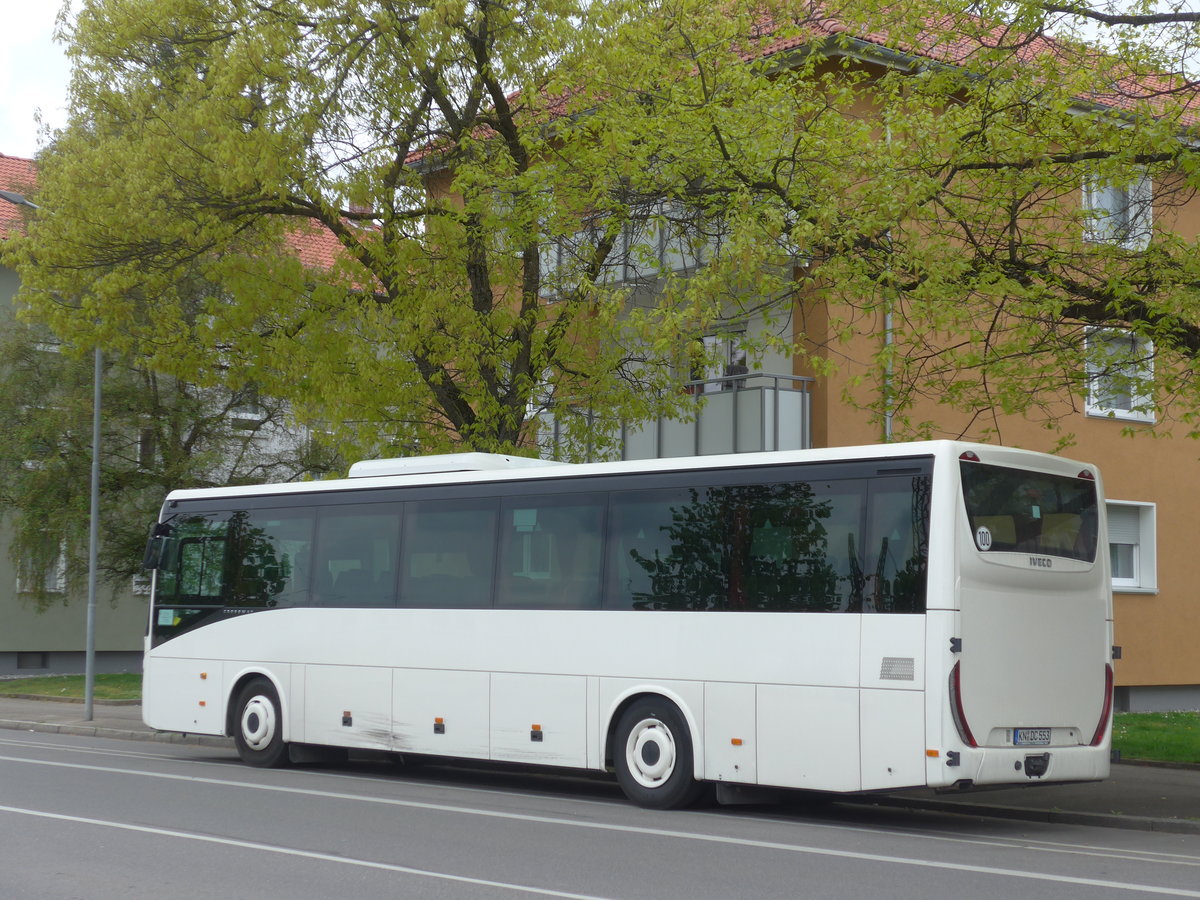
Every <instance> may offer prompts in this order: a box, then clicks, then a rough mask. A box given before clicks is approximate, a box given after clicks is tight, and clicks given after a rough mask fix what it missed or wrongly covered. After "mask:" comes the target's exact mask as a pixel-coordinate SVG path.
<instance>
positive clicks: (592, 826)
mask: <svg viewBox="0 0 1200 900" xmlns="http://www.w3.org/2000/svg"><path fill="white" fill-rule="evenodd" d="M0 761H5V762H17V763H26V764H28V765H40V766H50V767H54V768H66V769H82V770H85V771H96V772H107V773H110V774H117V775H130V776H134V777H140V778H158V779H163V780H167V781H185V782H189V783H192V784H208V785H216V786H221V787H233V788H237V789H238V790H243V791H244V790H261V791H270V792H275V793H283V794H294V795H299V796H309V797H321V798H324V799H331V800H350V801H353V802H358V803H376V804H382V805H386V806H398V807H404V808H407V809H423V810H429V811H433V812H445V813H457V814H459V815H468V816H476V817H480V818H492V819H507V820H510V821H520V822H532V823H535V824H539V825H552V826H562V827H571V828H582V829H589V830H594V831H609V832H618V833H623V834H637V835H644V836H648V837H659V838H671V839H675V840H684V841H698V842H701V843H710V844H724V845H728V846H738V847H751V848H755V849H759V850H779V851H783V852H787V853H800V854H808V855H814V856H827V857H835V858H839V859H852V860H859V861H863V862H880V863H887V864H891V865H903V866H915V867H918V868H926V869H945V870H950V871H955V872H970V873H972V874H979V875H998V876H1001V877H1007V878H1021V879H1026V880H1032V881H1047V882H1054V883H1058V884H1074V885H1080V886H1084V887H1098V888H1107V889H1110V890H1121V891H1142V892H1145V893H1151V894H1164V895H1167V896H1171V897H1194V898H1200V891H1192V890H1186V889H1184V888H1172V887H1161V886H1158V885H1150V884H1136V883H1132V882H1123V881H1111V880H1108V879H1099V878H1081V877H1077V876H1074V875H1058V874H1054V873H1046V872H1027V871H1023V870H1021V869H1004V868H999V867H996V866H977V865H971V864H969V863H956V862H943V861H939V860H930V859H919V858H916V857H910V856H890V855H885V854H879V853H863V852H860V851H853V850H836V849H832V848H827V847H815V846H809V845H804V844H787V843H782V842H779V841H761V840H754V839H750V838H738V837H732V836H727V835H712V834H701V833H697V832H689V831H679V830H675V829H668V828H650V827H644V826H637V825H620V824H615V823H604V822H584V821H579V820H577V819H567V818H560V817H557V816H540V815H532V814H529V813H514V812H505V811H502V810H486V809H473V808H469V807H462V806H454V805H451V804H446V803H430V802H425V801H418V800H399V799H395V798H390V797H371V796H362V795H360V794H348V793H342V792H335V791H318V790H313V789H311V788H297V787H287V786H283V785H266V784H254V783H251V782H244V781H230V780H226V779H220V778H204V777H199V776H193V775H172V774H168V773H164V772H144V771H137V770H133V769H118V768H111V767H105V766H90V765H83V764H81V763H64V762H53V761H50V760H35V759H23V758H21V757H9V756H0ZM0 810H2V811H8V812H14V813H26V814H29V815H44V816H47V817H51V818H65V819H70V818H72V817H70V816H61V815H59V814H55V813H41V812H38V811H34V810H22V809H18V808H15V807H7V806H0ZM79 821H84V820H79ZM87 821H93V822H95V824H102V825H103V824H108V825H111V826H112V827H125V828H129V829H133V830H155V829H145V828H143V827H142V826H132V825H129V826H126V825H122V824H121V823H106V822H103V821H101V820H87ZM160 833H164V834H165V833H168V832H166V831H162V832H160ZM171 833H173V834H176V835H178V836H180V837H193V836H192V835H189V834H188V833H187V832H171ZM194 837H196V838H197V839H200V838H201V837H203V836H200V835H196V836H194ZM206 839H207V838H206ZM212 840H216V841H220V842H227V843H241V842H238V841H235V840H233V839H223V838H219V839H218V838H213V839H212ZM247 846H249V844H247ZM262 849H274V848H272V847H270V846H269V845H262ZM278 852H291V851H288V850H287V849H286V848H283V849H279V850H278ZM295 852H296V853H303V852H304V851H295ZM328 858H329V859H330V860H333V861H341V860H342V859H343V858H342V857H337V856H330V857H328ZM363 864H364V865H365V864H367V863H366V862H365V861H364V863H363ZM379 865H381V866H382V865H385V864H379ZM564 896H566V895H564Z"/></svg>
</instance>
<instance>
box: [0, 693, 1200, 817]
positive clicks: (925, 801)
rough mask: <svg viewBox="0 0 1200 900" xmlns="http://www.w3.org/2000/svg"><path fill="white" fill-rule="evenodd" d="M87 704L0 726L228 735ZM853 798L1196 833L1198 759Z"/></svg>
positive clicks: (2, 708)
mask: <svg viewBox="0 0 1200 900" xmlns="http://www.w3.org/2000/svg"><path fill="white" fill-rule="evenodd" d="M92 711H93V713H94V717H93V720H92V721H91V722H85V721H84V720H83V704H82V703H59V702H54V701H49V700H37V699H20V698H12V697H0V728H12V729H19V730H22V731H39V732H52V733H56V734H78V735H89V736H91V735H94V736H96V737H109V738H121V739H124V740H148V741H163V742H166V743H174V744H181V743H186V744H200V745H205V746H213V747H232V746H233V742H232V741H231V740H229V739H228V738H221V737H213V736H211V735H182V734H176V733H174V732H162V731H155V730H154V729H152V728H149V727H147V726H146V725H145V724H144V723H143V722H142V708H141V706H140V705H137V704H134V703H119V704H117V703H103V702H100V701H97V702H96V703H95V705H94V706H93V710H92ZM855 802H859V803H866V804H876V805H879V806H892V807H903V808H908V809H927V810H936V811H940V812H955V813H961V814H967V815H977V816H991V817H998V818H1010V819H1021V820H1025V821H1034V822H1057V823H1063V824H1073V825H1096V826H1100V827H1105V828H1128V829H1136V830H1141V831H1168V832H1175V833H1179V834H1200V767H1197V768H1174V767H1168V766H1150V765H1135V764H1131V763H1121V764H1117V765H1114V766H1113V768H1112V775H1111V777H1110V778H1109V779H1108V780H1106V781H1102V782H1097V783H1092V784H1051V785H1045V786H1040V785H1039V786H1034V787H1028V788H1024V787H1022V788H1011V789H1004V790H979V791H972V792H969V793H965V794H935V793H933V792H932V791H928V790H916V791H900V792H897V793H894V794H886V795H864V796H860V797H856V798H855Z"/></svg>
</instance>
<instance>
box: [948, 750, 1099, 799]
mask: <svg viewBox="0 0 1200 900" xmlns="http://www.w3.org/2000/svg"><path fill="white" fill-rule="evenodd" d="M955 761H957V763H958V764H957V765H951V764H947V762H949V763H953V762H955ZM1109 768H1110V760H1109V748H1108V747H1107V746H1102V747H1046V748H1030V747H1020V748H1017V747H1007V748H997V747H989V748H980V749H964V750H962V751H961V752H960V753H958V754H957V760H956V759H955V758H954V756H951V757H950V759H949V760H948V761H946V762H943V764H942V765H941V767H940V768H939V771H938V773H937V776H936V777H935V776H933V774H932V773H930V779H929V786H930V787H933V788H942V789H946V788H950V789H959V790H962V789H969V788H971V787H984V786H987V785H1014V784H1043V783H1057V782H1071V781H1102V780H1103V779H1105V778H1107V777H1108V776H1109Z"/></svg>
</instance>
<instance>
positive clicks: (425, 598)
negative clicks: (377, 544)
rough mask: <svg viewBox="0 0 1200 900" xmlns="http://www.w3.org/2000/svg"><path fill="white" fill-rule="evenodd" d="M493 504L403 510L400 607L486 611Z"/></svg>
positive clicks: (428, 504) (425, 504) (421, 505)
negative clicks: (481, 609)
mask: <svg viewBox="0 0 1200 900" xmlns="http://www.w3.org/2000/svg"><path fill="white" fill-rule="evenodd" d="M497 515H498V503H497V501H495V500H493V499H484V500H442V501H438V500H428V501H427V500H420V501H410V502H409V503H406V504H405V510H404V538H403V540H402V541H401V551H400V564H399V570H400V593H399V604H400V606H406V607H412V608H418V609H421V608H425V609H437V608H442V609H478V608H482V607H488V606H491V605H492V566H493V562H494V560H495V557H496V519H497Z"/></svg>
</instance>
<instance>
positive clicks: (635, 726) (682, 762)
mask: <svg viewBox="0 0 1200 900" xmlns="http://www.w3.org/2000/svg"><path fill="white" fill-rule="evenodd" d="M613 748H614V752H613V762H614V764H615V767H616V770H617V783H618V784H620V785H621V790H622V791H624V792H625V796H626V797H628V798H629V799H630V800H632V801H633V802H634V803H636V804H638V806H644V807H646V808H648V809H679V808H681V807H684V806H690V805H691V804H692V803H693V802H695V800H696V799H697V798H698V797H699V796H700V793H701V791H702V790H703V789H704V785H703V783H702V782H699V781H696V780H695V779H694V778H693V777H692V758H693V757H692V738H691V734H690V733H689V731H688V727H687V722H686V721H684V718H683V713H681V712H680V711H679V708H678V707H677V706H675V704H674V703H672V702H670V701H669V700H665V699H662V698H660V697H643V698H641V699H639V700H635V701H634V702H633V703H631V704H630V705H629V707H628V708H627V709H626V710H625V712H624V713H622V714H621V718H620V720H619V721H618V723H617V730H616V733H615V742H614V745H613Z"/></svg>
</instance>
